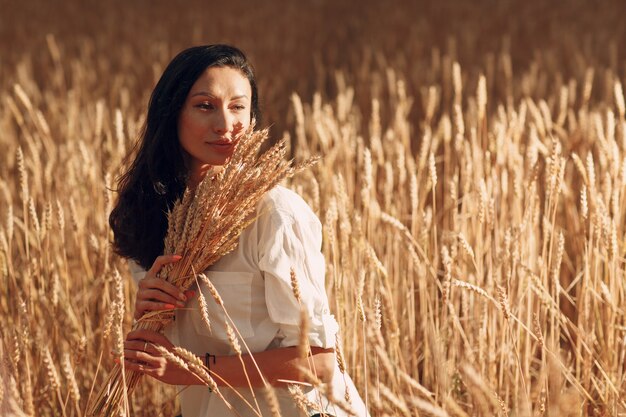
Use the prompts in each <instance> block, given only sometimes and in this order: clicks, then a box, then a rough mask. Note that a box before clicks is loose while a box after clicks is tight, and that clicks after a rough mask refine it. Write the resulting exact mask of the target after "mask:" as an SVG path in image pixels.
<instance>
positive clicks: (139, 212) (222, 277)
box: [109, 45, 367, 417]
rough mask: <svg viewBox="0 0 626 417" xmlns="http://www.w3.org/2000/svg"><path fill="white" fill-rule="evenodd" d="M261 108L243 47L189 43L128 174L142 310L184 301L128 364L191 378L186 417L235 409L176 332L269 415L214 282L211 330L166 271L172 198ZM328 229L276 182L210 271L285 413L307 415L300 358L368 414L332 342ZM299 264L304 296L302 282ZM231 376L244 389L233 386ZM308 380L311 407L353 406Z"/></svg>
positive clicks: (129, 239) (243, 410) (125, 182)
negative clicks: (186, 359) (305, 326)
mask: <svg viewBox="0 0 626 417" xmlns="http://www.w3.org/2000/svg"><path fill="white" fill-rule="evenodd" d="M254 119H256V120H257V121H258V120H259V104H258V93H257V87H256V82H255V77H254V73H253V70H252V67H251V65H250V64H249V63H248V61H247V60H246V57H245V56H244V54H243V53H242V52H241V51H239V50H238V49H236V48H233V47H231V46H227V45H210V46H200V47H193V48H189V49H187V50H185V51H183V52H181V53H180V54H179V55H178V56H176V57H175V58H174V59H173V61H172V62H171V63H170V64H169V65H168V67H167V68H166V69H165V72H164V73H163V75H162V77H161V79H160V80H159V82H158V83H157V85H156V87H155V89H154V91H153V93H152V97H151V99H150V104H149V108H148V116H147V120H146V124H145V129H144V131H143V135H142V140H141V142H140V144H139V148H138V150H137V154H136V156H135V159H134V161H133V162H132V164H131V165H130V167H129V169H128V171H127V172H126V173H125V174H124V175H123V176H122V178H121V180H120V186H119V190H120V191H119V192H120V193H119V198H118V201H117V203H116V206H115V208H114V210H113V211H112V213H111V217H110V220H109V222H110V225H111V228H112V229H113V231H114V236H115V238H114V248H115V250H116V252H117V253H118V254H119V255H121V256H123V257H126V258H129V259H130V260H131V263H130V264H131V271H132V272H133V277H134V278H135V279H136V280H137V281H138V291H137V299H136V303H135V317H136V318H139V317H141V316H142V315H143V314H144V313H146V312H148V311H154V310H163V309H176V319H175V321H174V322H173V323H172V325H170V326H169V327H168V329H167V330H166V332H165V335H162V334H159V333H155V332H149V331H145V330H142V331H134V332H131V333H129V335H128V337H127V340H126V343H125V351H124V357H125V366H126V368H127V369H130V370H136V371H140V372H143V373H144V374H146V375H149V376H152V377H154V378H156V379H159V380H160V381H163V382H166V383H169V384H176V385H180V386H189V387H187V388H185V389H182V390H181V393H180V400H181V405H182V414H183V416H184V417H193V416H209V415H211V416H221V415H230V411H229V410H228V408H227V407H226V404H225V403H224V402H223V401H222V400H221V399H220V398H218V396H217V395H215V394H212V393H210V392H209V390H208V389H207V388H206V387H204V386H200V385H199V384H200V381H198V380H197V379H196V378H195V377H194V376H193V375H192V374H190V373H188V372H187V371H185V370H183V369H181V368H179V367H177V366H176V365H175V364H172V363H169V362H168V361H167V360H166V359H165V358H164V357H162V356H161V355H159V353H158V351H157V350H156V349H155V348H154V347H153V346H151V345H162V346H164V347H165V348H168V349H171V348H172V347H173V343H175V344H176V345H179V346H182V347H184V348H186V349H188V350H190V351H192V352H193V353H195V354H196V355H198V356H199V357H201V358H209V359H210V360H209V362H208V365H209V367H210V370H211V371H212V372H213V373H215V374H216V375H218V376H219V378H215V379H216V380H217V382H218V384H219V385H221V387H220V391H221V392H222V393H223V394H224V396H225V397H226V399H227V400H228V401H229V402H230V403H231V404H232V406H233V407H234V408H235V409H236V410H237V412H238V413H239V414H240V415H242V416H248V415H250V416H251V415H256V414H255V412H254V411H253V410H252V409H250V407H249V406H248V405H246V403H245V402H244V401H243V400H242V399H241V397H240V395H241V396H243V397H244V398H245V399H246V400H247V401H248V402H249V403H250V404H255V401H256V402H258V407H259V408H260V411H261V413H262V414H263V415H270V410H269V408H268V405H267V404H266V402H265V397H264V395H263V394H262V392H261V391H260V390H258V388H260V387H262V386H263V383H262V379H261V378H260V377H259V375H258V372H256V368H255V366H254V364H253V360H252V358H251V357H250V355H248V354H247V352H245V351H244V355H243V360H244V363H245V366H246V370H247V375H248V377H249V379H250V383H249V382H248V380H247V377H246V373H244V372H243V367H242V365H241V362H240V359H239V357H238V356H237V355H235V352H234V351H233V348H232V346H231V344H230V342H229V340H228V336H227V334H226V330H225V327H224V322H225V320H224V317H223V311H222V309H221V308H220V307H219V306H217V305H216V304H215V302H214V301H213V298H212V297H211V295H210V293H209V292H208V290H207V288H205V287H204V286H203V285H201V286H200V288H196V289H195V291H203V294H204V295H205V299H206V300H207V303H208V304H209V305H208V309H209V314H210V315H211V319H212V322H213V325H212V328H211V329H208V328H207V327H206V325H205V324H204V323H203V321H202V319H201V316H200V313H199V305H198V297H197V294H196V293H195V291H193V290H192V291H188V292H187V293H186V294H182V293H180V292H179V291H178V290H177V289H176V288H175V287H174V286H172V285H171V284H168V283H167V282H165V281H163V280H162V279H159V278H157V273H158V272H159V270H160V269H161V268H162V267H163V266H164V265H166V264H167V263H170V262H176V261H178V260H179V259H180V256H178V255H176V254H168V255H161V253H162V252H163V238H164V236H165V233H166V229H167V218H166V215H165V213H166V212H167V210H168V208H170V207H172V205H173V203H174V201H176V200H177V199H178V198H179V197H180V196H181V195H182V193H183V191H184V189H185V187H186V186H191V187H193V186H195V185H197V184H198V183H199V181H200V180H201V179H202V178H203V176H204V174H205V173H206V171H207V169H208V168H209V167H211V166H220V165H224V164H225V163H226V162H227V161H228V158H229V157H230V156H231V155H232V153H233V151H234V148H235V147H236V145H237V141H238V138H239V137H240V135H241V134H242V133H243V132H245V130H246V129H247V128H248V127H249V126H250V124H251V122H252V120H254ZM321 238H322V237H321V224H320V222H319V219H318V218H317V217H316V216H315V214H314V213H313V212H312V211H311V209H310V208H309V207H308V205H307V204H306V203H305V202H304V201H303V200H302V199H301V198H300V197H299V196H298V195H297V194H295V193H293V192H292V191H290V190H288V189H286V188H284V187H276V188H274V189H273V190H271V191H270V192H268V193H267V195H266V196H264V198H263V200H262V202H261V203H260V204H259V207H257V220H256V221H255V222H254V223H253V224H252V225H251V226H250V227H248V228H247V229H246V230H245V231H244V232H243V233H242V234H241V237H240V240H239V245H238V247H237V248H236V249H235V250H234V251H233V252H231V253H229V254H228V255H226V256H224V257H223V258H222V259H220V260H219V261H218V262H217V263H216V264H215V265H213V266H212V267H211V268H210V269H209V271H207V275H208V277H209V279H210V280H211V281H212V283H213V285H214V286H215V287H216V288H217V289H218V291H219V293H220V295H221V297H222V298H223V300H224V304H225V306H226V310H227V311H228V313H229V315H230V316H231V318H232V320H233V321H234V324H235V325H236V327H237V329H238V331H239V333H240V335H241V337H242V338H243V341H245V345H247V346H248V348H249V349H250V352H252V353H253V358H254V362H256V364H257V365H258V367H259V368H260V370H261V372H262V373H263V375H264V377H265V379H266V380H267V381H269V382H270V383H271V384H272V385H273V386H274V387H275V388H276V394H277V397H278V400H279V403H280V407H281V411H282V415H283V416H296V415H301V414H300V412H299V411H298V410H299V409H298V408H297V407H296V404H295V402H294V401H293V399H292V397H291V395H290V394H289V391H288V390H287V389H286V382H284V381H295V380H298V379H300V378H301V377H300V367H305V368H310V369H312V370H313V372H314V373H315V374H316V375H317V377H318V378H319V379H320V380H322V381H323V382H327V383H331V384H330V386H331V387H332V389H333V395H334V396H335V397H336V398H341V399H343V398H344V396H345V394H346V392H347V393H348V395H349V398H350V401H351V404H352V408H353V409H354V410H355V411H356V412H357V414H358V415H366V414H367V413H366V411H365V407H364V405H363V402H362V401H361V399H360V397H359V395H358V393H357V392H356V389H355V388H354V384H353V383H352V381H351V380H350V378H349V377H348V376H347V375H345V374H341V373H340V372H339V370H338V369H337V363H336V360H335V353H334V349H333V347H334V344H335V335H336V333H337V330H338V326H337V323H336V321H335V319H334V317H333V316H332V315H331V314H330V312H329V309H328V300H327V297H326V294H325V290H324V268H325V264H324V258H323V256H322V254H321V252H320V248H321ZM292 268H293V270H294V271H295V273H296V276H297V278H298V281H299V286H300V292H301V297H300V298H301V300H297V299H296V297H295V296H294V294H293V291H292V286H291V278H290V271H291V269H292ZM301 306H302V307H303V308H304V309H305V311H306V313H307V314H308V316H309V323H310V325H309V331H308V335H307V336H308V341H309V344H310V346H311V349H310V351H311V353H310V357H309V358H308V361H307V360H301V359H299V355H298V349H297V347H296V346H297V344H298V337H299V334H300V329H299V323H300V311H301ZM207 354H210V356H207ZM220 378H222V379H223V380H224V381H225V382H226V383H228V384H229V385H231V386H233V387H235V388H236V390H237V391H238V393H239V394H240V395H237V393H235V392H234V391H233V390H231V389H228V388H226V387H225V386H224V382H223V381H221V380H220ZM249 385H252V389H250V387H249ZM301 387H302V389H303V392H304V393H305V395H306V396H307V398H308V400H309V401H310V402H311V403H314V404H316V406H315V407H310V408H309V411H310V412H309V413H308V415H314V414H316V413H320V412H322V413H327V414H330V415H335V416H340V415H345V412H344V411H342V410H341V409H339V408H338V407H336V406H334V405H333V404H332V403H330V402H329V401H328V399H327V398H326V397H324V396H322V395H321V394H320V393H319V392H317V390H315V389H312V388H311V387H307V386H305V385H302V386H301ZM254 397H256V399H255V398H254ZM254 408H256V405H255V406H254Z"/></svg>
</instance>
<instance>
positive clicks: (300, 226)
mask: <svg viewBox="0 0 626 417" xmlns="http://www.w3.org/2000/svg"><path fill="white" fill-rule="evenodd" d="M321 245H322V226H321V224H320V221H319V219H318V218H317V216H316V215H315V213H313V211H312V210H311V208H310V207H309V206H308V205H307V204H306V203H305V202H304V200H303V199H302V198H301V197H300V196H299V195H297V194H296V193H294V192H293V191H291V190H289V189H287V188H285V187H282V186H277V187H275V188H274V189H272V190H271V191H269V192H268V193H267V194H266V195H265V196H264V197H263V199H262V201H261V202H260V204H259V205H258V207H257V220H256V221H255V222H254V223H253V224H252V225H251V226H249V227H248V228H247V229H246V230H244V232H243V233H242V234H241V237H240V239H239V245H238V246H237V248H236V249H235V250H234V251H233V252H231V253H229V254H228V255H226V256H224V257H223V258H222V259H220V260H219V261H218V262H217V263H216V264H215V265H213V266H212V267H211V268H209V269H208V270H207V271H205V272H206V274H207V277H208V278H209V279H210V280H211V282H212V283H213V285H214V286H215V287H216V288H217V290H218V292H219V294H220V295H221V297H222V299H223V300H224V305H225V308H226V310H227V312H228V314H229V315H230V317H231V319H232V320H233V322H234V324H235V326H236V328H237V329H238V331H239V333H240V335H241V337H242V338H243V340H244V341H245V344H246V345H247V346H248V348H249V349H250V352H252V353H254V352H261V351H265V350H268V349H273V348H280V347H288V346H296V345H297V344H298V338H299V333H300V308H301V307H300V305H299V304H298V301H297V300H296V298H295V296H294V294H293V291H292V286H291V275H290V270H291V268H293V269H294V271H295V273H296V277H297V279H298V284H299V288H300V293H301V303H302V305H303V306H304V307H305V309H306V311H307V313H308V316H309V332H308V339H309V343H310V345H311V346H317V347H321V348H332V347H334V345H335V335H336V333H337V331H338V329H339V326H338V325H337V322H336V321H335V318H334V316H333V315H332V314H330V310H329V306H328V299H327V296H326V291H325V287H324V276H325V262H324V257H323V255H322V253H321ZM130 269H131V272H132V274H133V278H134V279H135V280H136V281H138V280H139V279H141V278H143V275H144V274H145V270H143V269H142V268H141V267H140V266H138V265H137V264H136V263H135V262H132V261H131V262H130ZM200 289H201V291H202V293H203V294H204V297H205V299H206V301H207V304H208V311H209V317H210V318H211V329H209V328H208V327H207V326H206V325H205V324H204V322H203V321H202V319H201V316H200V313H199V305H198V297H197V296H196V297H194V298H193V299H191V300H189V301H188V302H187V305H186V307H185V309H180V310H177V312H176V320H175V321H174V322H173V323H172V324H171V325H170V326H168V328H167V330H166V335H167V336H168V337H169V338H170V340H171V341H172V343H174V344H176V345H179V346H182V347H184V348H186V349H188V350H190V351H191V352H193V353H195V354H196V355H198V356H202V357H203V356H204V354H205V353H206V352H210V353H211V354H213V355H217V356H221V355H233V354H235V352H234V351H233V349H232V347H231V345H230V343H229V341H228V337H227V335H226V330H225V325H224V323H225V315H224V312H223V310H222V308H221V307H220V306H219V305H217V303H216V302H215V301H214V300H213V297H212V296H211V294H210V293H209V291H208V290H207V288H206V287H205V286H204V285H203V284H201V287H200ZM242 349H244V353H245V352H246V351H245V347H243V346H242ZM218 360H219V359H218ZM335 362H336V361H335ZM248 372H249V373H251V372H255V371H254V370H248ZM331 386H332V389H333V395H334V397H335V398H340V399H344V397H345V394H346V391H347V392H348V394H349V398H350V404H351V406H352V409H353V410H354V411H355V412H356V414H357V415H358V416H368V413H367V411H366V409H365V406H364V404H363V401H362V400H361V398H360V396H359V394H358V392H357V390H356V388H355V386H354V383H353V382H352V380H351V379H350V377H349V376H348V375H347V374H342V373H341V372H340V371H339V367H338V366H337V364H335V372H334V374H333V380H332V384H331ZM179 388H180V402H181V407H182V415H183V417H209V416H229V415H236V414H233V413H232V411H230V410H229V409H228V408H227V407H226V404H225V403H224V402H223V401H222V400H221V399H220V398H219V397H218V396H217V395H216V394H212V393H210V392H209V390H208V388H207V387H204V386H190V387H182V386H181V387H179ZM302 388H303V391H304V393H305V395H306V396H307V398H308V399H309V400H310V401H312V402H313V403H315V404H316V405H317V408H318V410H316V409H313V408H311V409H309V412H308V413H306V414H304V413H302V412H301V411H300V409H298V408H297V407H296V405H295V402H294V400H293V398H292V397H291V395H290V393H289V392H288V390H287V389H284V388H276V389H275V392H276V396H277V398H278V400H279V404H280V408H281V414H282V415H283V416H284V417H291V416H304V415H309V416H310V415H314V414H316V413H319V412H320V411H321V412H326V413H328V414H330V415H333V416H337V417H339V416H341V417H343V416H347V415H348V414H346V413H345V412H344V411H343V410H341V409H340V408H339V407H337V406H335V405H333V404H331V403H330V402H329V401H328V400H327V399H326V398H324V397H323V396H321V395H320V394H319V392H318V391H317V390H315V389H311V388H306V387H302ZM237 390H238V391H239V393H240V394H241V395H243V396H244V397H245V398H246V399H247V400H248V401H249V402H250V403H251V404H254V400H253V398H252V396H251V392H250V389H249V388H248V387H241V388H238V389H237ZM220 391H221V392H222V394H223V395H224V397H225V398H226V399H227V400H228V401H229V402H230V404H231V405H232V407H233V408H234V409H235V410H237V412H238V413H239V415H241V416H243V417H245V416H255V415H256V413H255V412H253V411H252V410H250V408H249V406H247V405H246V404H245V403H244V402H243V401H242V400H241V399H240V398H239V396H237V395H236V393H234V392H233V391H232V390H230V389H228V388H225V387H224V388H222V387H221V388H220ZM255 395H256V399H257V401H258V403H259V406H260V408H261V412H262V415H263V416H270V415H271V412H270V411H269V408H268V407H267V404H266V402H265V397H264V394H263V392H262V390H261V389H257V390H256V391H255Z"/></svg>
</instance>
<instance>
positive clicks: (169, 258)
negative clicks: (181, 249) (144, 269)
mask: <svg viewBox="0 0 626 417" xmlns="http://www.w3.org/2000/svg"><path fill="white" fill-rule="evenodd" d="M181 259H182V256H180V255H161V256H157V258H156V259H155V260H154V263H153V264H152V267H151V268H150V269H149V270H148V274H151V275H153V276H156V274H157V272H159V271H160V270H161V268H163V267H164V266H165V265H166V264H169V263H172V262H177V261H180V260H181Z"/></svg>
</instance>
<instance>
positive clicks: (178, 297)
mask: <svg viewBox="0 0 626 417" xmlns="http://www.w3.org/2000/svg"><path fill="white" fill-rule="evenodd" d="M181 259H182V256H180V255H162V256H159V257H158V258H156V259H155V260H154V263H153V264H152V267H151V268H150V269H149V270H148V271H147V272H146V275H145V276H144V277H143V279H141V280H140V281H139V289H138V290H137V297H136V299H135V315H134V317H135V319H137V320H139V319H140V318H141V317H142V316H143V315H144V314H145V313H146V312H148V311H160V310H173V309H175V308H177V307H184V306H185V302H186V301H187V299H188V298H190V297H192V296H193V294H194V292H193V291H187V292H185V293H183V292H181V291H180V290H179V289H178V288H176V286H174V285H172V284H170V283H169V282H167V281H165V280H164V279H161V278H157V273H158V272H159V271H160V270H161V268H163V267H164V266H165V265H167V264H169V263H173V262H178V261H179V260H181Z"/></svg>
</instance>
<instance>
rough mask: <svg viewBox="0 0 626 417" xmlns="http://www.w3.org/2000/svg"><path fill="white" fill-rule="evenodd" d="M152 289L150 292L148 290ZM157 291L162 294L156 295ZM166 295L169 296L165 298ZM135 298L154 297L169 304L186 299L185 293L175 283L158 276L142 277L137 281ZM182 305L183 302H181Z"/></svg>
mask: <svg viewBox="0 0 626 417" xmlns="http://www.w3.org/2000/svg"><path fill="white" fill-rule="evenodd" d="M150 291H152V292H150ZM155 291H158V292H160V293H162V294H163V295H160V294H159V295H157V292H155ZM167 297H171V298H170V299H167ZM137 298H141V299H150V298H153V299H156V300H160V301H163V302H169V303H171V304H176V303H177V302H178V301H181V302H183V303H184V302H185V301H187V297H186V296H185V293H183V292H182V291H181V290H179V289H178V288H176V286H175V285H173V284H171V283H169V282H167V281H165V280H162V279H160V278H144V279H142V280H141V281H139V290H138V291H137ZM183 305H184V304H183Z"/></svg>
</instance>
